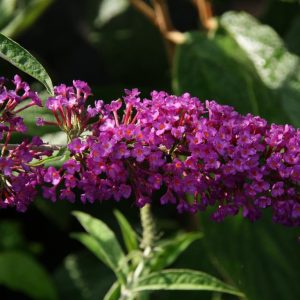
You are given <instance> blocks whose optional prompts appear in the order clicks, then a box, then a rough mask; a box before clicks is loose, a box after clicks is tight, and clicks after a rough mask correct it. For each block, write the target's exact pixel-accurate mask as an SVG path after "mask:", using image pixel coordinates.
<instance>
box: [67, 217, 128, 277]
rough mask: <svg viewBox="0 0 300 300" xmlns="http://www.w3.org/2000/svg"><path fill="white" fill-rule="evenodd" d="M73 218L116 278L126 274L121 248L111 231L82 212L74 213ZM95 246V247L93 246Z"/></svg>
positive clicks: (125, 264) (124, 259)
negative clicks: (90, 238)
mask: <svg viewBox="0 0 300 300" xmlns="http://www.w3.org/2000/svg"><path fill="white" fill-rule="evenodd" d="M73 214H74V216H75V217H76V218H77V220H78V221H79V222H80V224H81V225H82V226H83V228H84V229H85V230H86V231H87V232H88V233H89V234H90V235H91V236H92V237H93V239H95V240H96V241H97V243H98V244H99V246H98V247H99V249H100V248H101V249H102V250H101V256H105V259H106V262H107V264H109V266H110V267H111V268H112V269H113V271H114V272H115V274H116V275H117V276H121V275H122V274H124V273H126V271H127V269H128V267H127V263H126V258H125V255H124V253H123V250H122V249H121V246H120V244H119V242H118V240H117V239H116V236H115V234H114V233H113V231H112V230H111V229H110V228H109V227H108V226H107V225H106V224H104V223H103V222H102V221H100V220H98V219H96V218H94V217H92V216H90V215H88V214H86V213H83V212H74V213H73ZM94 246H95V245H94Z"/></svg>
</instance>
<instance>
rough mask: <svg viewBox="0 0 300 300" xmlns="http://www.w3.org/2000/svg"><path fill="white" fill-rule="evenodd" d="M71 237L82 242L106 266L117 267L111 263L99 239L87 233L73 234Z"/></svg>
mask: <svg viewBox="0 0 300 300" xmlns="http://www.w3.org/2000/svg"><path fill="white" fill-rule="evenodd" d="M71 237H72V238H74V239H76V240H78V241H79V242H81V243H82V244H83V245H84V246H85V247H86V248H87V249H89V250H90V251H91V252H92V253H94V254H95V255H96V257H98V258H99V259H100V260H101V261H102V262H103V263H104V264H105V265H106V266H108V267H109V268H110V269H112V270H113V269H114V268H115V266H114V265H113V264H112V263H111V261H110V259H109V257H108V256H107V253H106V252H105V251H104V249H103V247H101V244H100V243H98V241H97V239H96V238H94V237H93V236H91V235H89V234H87V233H72V234H71Z"/></svg>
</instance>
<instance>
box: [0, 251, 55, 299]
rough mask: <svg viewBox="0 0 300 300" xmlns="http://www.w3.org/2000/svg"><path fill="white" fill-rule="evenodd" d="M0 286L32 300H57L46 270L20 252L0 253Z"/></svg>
mask: <svg viewBox="0 0 300 300" xmlns="http://www.w3.org/2000/svg"><path fill="white" fill-rule="evenodd" d="M0 284H1V285H4V286H5V287H7V288H9V289H11V290H15V291H18V292H22V293H24V294H26V295H27V296H29V297H30V298H32V299H45V300H55V299H58V298H57V295H56V290H55V288H54V285H53V283H52V281H51V279H50V277H49V275H48V274H47V272H46V270H44V268H43V267H42V266H41V265H40V264H39V263H38V262H37V261H36V260H34V259H33V258H32V257H30V256H28V255H26V254H24V253H22V252H12V251H11V252H2V253H0Z"/></svg>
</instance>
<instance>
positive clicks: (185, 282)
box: [133, 269, 243, 297]
mask: <svg viewBox="0 0 300 300" xmlns="http://www.w3.org/2000/svg"><path fill="white" fill-rule="evenodd" d="M133 290H134V291H136V292H140V291H154V290H190V291H192V290H193V291H213V292H222V293H227V294H232V295H236V296H240V297H243V294H242V293H241V292H239V291H238V290H237V289H236V288H234V287H232V286H230V285H228V284H226V283H224V282H222V281H220V280H219V279H217V278H215V277H213V276H211V275H209V274H206V273H203V272H200V271H194V270H188V269H170V270H163V271H160V272H157V273H152V274H150V275H148V276H145V277H142V278H140V279H139V281H138V282H137V285H136V286H135V287H134V288H133Z"/></svg>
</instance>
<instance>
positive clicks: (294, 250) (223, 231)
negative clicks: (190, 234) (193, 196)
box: [200, 213, 300, 300]
mask: <svg viewBox="0 0 300 300" xmlns="http://www.w3.org/2000/svg"><path fill="white" fill-rule="evenodd" d="M265 217H266V220H264V221H262V220H261V221H257V222H256V223H250V222H249V221H248V220H244V219H243V218H242V217H241V216H235V217H233V218H228V219H227V220H225V221H223V222H222V223H220V224H217V223H214V222H212V221H211V219H210V216H209V214H208V213H202V214H201V216H200V222H201V228H202V229H203V232H204V234H205V238H204V239H202V240H201V241H202V242H203V243H205V245H206V249H203V251H202V253H201V255H200V256H201V259H202V260H205V259H210V260H211V261H212V262H213V264H214V265H215V267H216V268H217V269H218V270H219V272H220V274H222V277H223V278H226V281H228V282H234V283H236V285H237V286H238V288H239V289H240V290H241V291H243V292H244V293H245V294H246V297H247V299H249V300H257V299H263V300H273V299H276V300H294V299H297V298H298V296H299V295H300V286H299V281H298V278H299V269H300V251H299V244H298V243H297V236H298V235H299V230H298V229H296V228H295V229H292V228H286V227H283V226H281V225H276V224H272V223H271V221H270V219H271V218H270V216H269V217H267V216H265Z"/></svg>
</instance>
